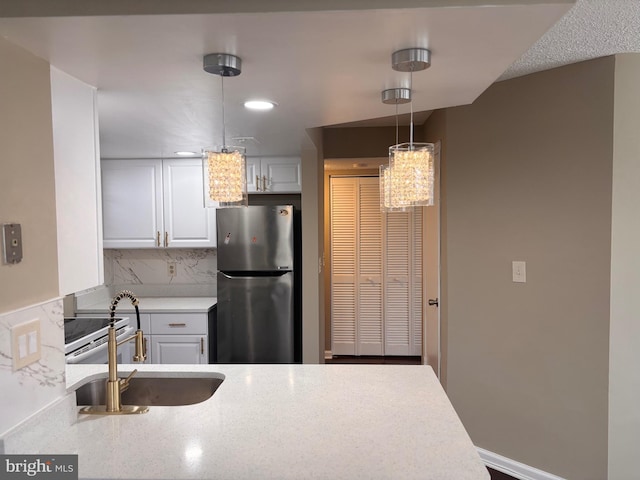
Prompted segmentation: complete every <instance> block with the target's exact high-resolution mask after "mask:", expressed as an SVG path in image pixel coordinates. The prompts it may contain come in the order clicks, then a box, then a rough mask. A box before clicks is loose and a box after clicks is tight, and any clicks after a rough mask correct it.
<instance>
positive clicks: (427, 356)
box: [422, 140, 442, 378]
mask: <svg viewBox="0 0 640 480" xmlns="http://www.w3.org/2000/svg"><path fill="white" fill-rule="evenodd" d="M441 150H442V145H441V142H440V141H439V140H438V141H437V142H436V143H435V144H434V167H435V178H434V204H433V206H432V207H424V209H425V211H424V219H425V220H424V222H423V224H422V228H423V233H422V237H423V239H424V240H423V244H422V248H423V257H422V258H423V266H424V267H425V270H424V272H423V279H424V281H423V284H422V288H423V296H422V300H423V324H422V325H423V328H422V363H423V364H424V365H431V367H432V368H433V370H434V372H435V373H436V375H437V376H438V378H441V377H440V373H441V364H442V345H441V328H440V322H441V320H440V305H439V304H438V305H433V306H432V305H429V299H435V300H437V301H438V302H440V301H441V300H442V297H441V294H440V293H441V291H440V280H441V278H440V274H441V270H440V269H441V258H440V256H441V248H440V214H441V213H440V156H441Z"/></svg>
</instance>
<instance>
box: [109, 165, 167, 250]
mask: <svg viewBox="0 0 640 480" xmlns="http://www.w3.org/2000/svg"><path fill="white" fill-rule="evenodd" d="M101 164H102V219H103V236H104V248H154V247H158V246H160V244H161V241H162V238H161V237H162V235H163V233H164V224H163V215H162V160H103V161H102V162H101Z"/></svg>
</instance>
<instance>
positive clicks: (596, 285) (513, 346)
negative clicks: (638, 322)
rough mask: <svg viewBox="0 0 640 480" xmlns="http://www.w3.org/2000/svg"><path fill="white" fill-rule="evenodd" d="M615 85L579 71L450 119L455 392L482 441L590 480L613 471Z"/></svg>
mask: <svg viewBox="0 0 640 480" xmlns="http://www.w3.org/2000/svg"><path fill="white" fill-rule="evenodd" d="M613 82H614V60H613V58H604V59H599V60H594V61H590V62H584V63H580V64H575V65H570V66H567V67H562V68H558V69H554V70H550V71H546V72H541V73H537V74H533V75H528V76H525V77H521V78H516V79H513V80H508V81H504V82H500V83H497V84H494V85H492V86H491V87H490V88H489V89H488V90H487V91H486V92H485V93H483V94H482V95H481V96H480V98H478V100H476V102H475V103H474V104H473V105H470V106H464V107H457V108H451V109H448V110H447V112H446V119H445V123H446V133H447V138H446V143H447V144H446V180H445V188H446V205H445V207H444V216H445V217H446V228H445V229H444V232H446V233H445V242H446V251H445V252H443V254H444V255H446V258H445V259H444V262H446V266H447V274H446V277H445V278H446V287H445V288H446V303H447V310H448V311H447V318H446V328H447V337H446V342H447V344H446V352H447V371H446V373H447V375H446V385H447V393H448V395H449V397H450V399H451V401H452V403H453V405H454V407H455V408H456V411H457V412H458V414H459V415H460V417H461V419H462V422H463V424H464V425H465V427H466V428H467V430H468V432H469V434H470V436H471V438H472V440H473V442H474V444H475V445H476V446H478V447H482V448H484V449H486V450H489V451H491V452H494V453H498V454H500V455H503V456H505V457H508V458H510V459H513V460H516V461H519V462H522V463H524V464H527V465H531V466H535V467H536V468H539V469H541V470H544V471H547V472H550V473H553V474H555V475H559V476H562V477H566V478H576V479H578V478H579V479H581V480H588V479H593V480H602V479H603V478H606V476H607V415H608V373H609V295H608V292H609V275H610V248H611V239H610V229H611V179H612V150H613V87H614V83H613ZM636 209H637V208H636ZM514 260H522V261H526V262H527V264H526V275H527V282H526V283H513V282H512V278H511V273H512V272H511V262H512V261H514ZM636 295H637V294H636Z"/></svg>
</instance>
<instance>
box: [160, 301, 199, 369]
mask: <svg viewBox="0 0 640 480" xmlns="http://www.w3.org/2000/svg"><path fill="white" fill-rule="evenodd" d="M150 323H151V325H150V330H149V332H150V340H149V342H150V343H149V344H148V345H147V350H148V351H150V352H151V362H152V363H161V364H169V363H184V364H196V363H208V362H209V355H208V351H209V347H208V342H207V314H206V313H152V314H150Z"/></svg>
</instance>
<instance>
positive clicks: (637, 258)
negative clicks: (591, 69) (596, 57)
mask: <svg viewBox="0 0 640 480" xmlns="http://www.w3.org/2000/svg"><path fill="white" fill-rule="evenodd" d="M638 85H640V55H637V54H627V55H617V56H616V87H615V119H614V147H613V219H612V228H611V238H612V245H611V327H610V328H611V335H610V357H609V358H610V366H609V477H608V478H609V480H626V479H629V478H637V477H638V445H640V413H639V412H640V409H639V407H640V322H639V321H638V312H640V295H639V292H640V255H638V245H640V223H639V222H638V206H639V205H640V188H639V186H640V162H639V161H638V158H639V157H640V135H638V126H639V125H640V95H638Z"/></svg>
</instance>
